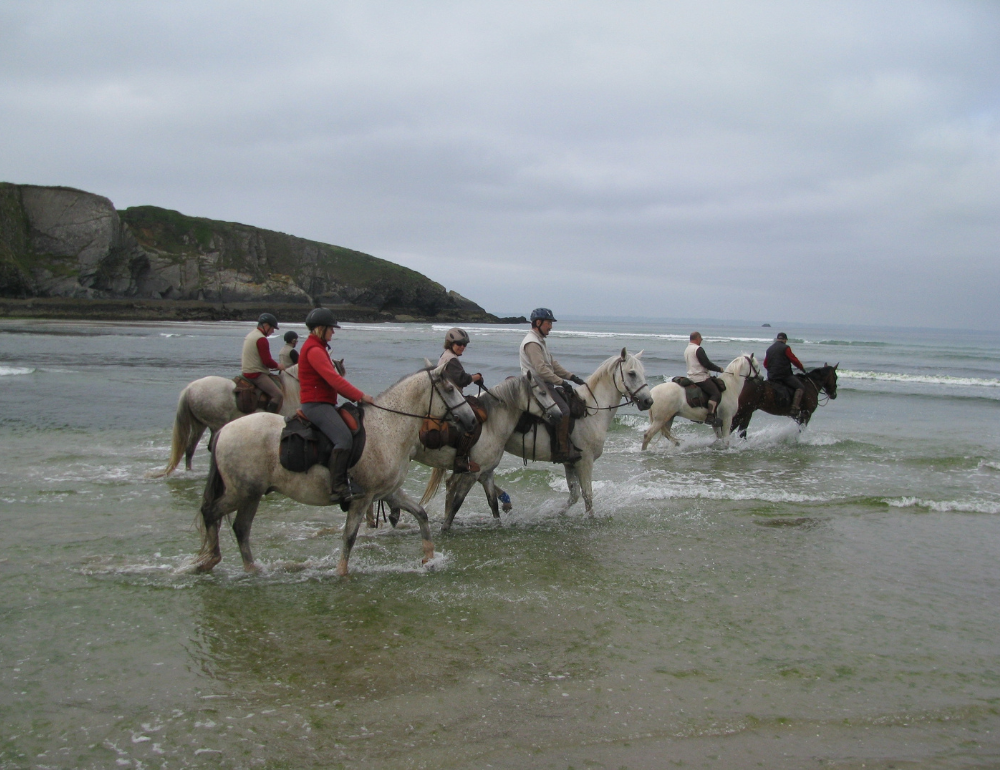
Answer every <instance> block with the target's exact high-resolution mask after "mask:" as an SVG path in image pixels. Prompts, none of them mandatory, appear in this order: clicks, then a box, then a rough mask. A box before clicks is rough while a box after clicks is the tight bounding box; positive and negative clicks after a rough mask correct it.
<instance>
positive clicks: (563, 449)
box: [552, 414, 583, 463]
mask: <svg viewBox="0 0 1000 770" xmlns="http://www.w3.org/2000/svg"><path fill="white" fill-rule="evenodd" d="M581 457H583V454H582V453H581V452H580V450H579V449H577V448H576V447H575V446H574V445H573V442H572V440H570V437H569V415H568V414H564V415H563V416H562V419H561V420H560V421H559V426H558V427H557V428H556V451H555V456H554V457H553V458H552V461H553V462H557V463H575V462H576V461H577V460H579V459H580V458H581Z"/></svg>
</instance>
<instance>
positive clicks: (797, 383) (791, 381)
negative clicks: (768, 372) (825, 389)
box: [768, 374, 805, 390]
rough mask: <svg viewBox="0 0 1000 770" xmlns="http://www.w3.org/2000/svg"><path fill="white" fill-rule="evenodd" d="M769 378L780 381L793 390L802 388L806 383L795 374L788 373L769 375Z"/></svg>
mask: <svg viewBox="0 0 1000 770" xmlns="http://www.w3.org/2000/svg"><path fill="white" fill-rule="evenodd" d="M768 379H769V380H773V381H774V382H780V383H781V384H782V385H784V386H785V387H786V388H791V389H792V390H802V389H803V388H804V387H805V385H803V384H802V380H800V379H799V378H798V377H796V376H795V375H794V374H788V375H785V376H784V377H768Z"/></svg>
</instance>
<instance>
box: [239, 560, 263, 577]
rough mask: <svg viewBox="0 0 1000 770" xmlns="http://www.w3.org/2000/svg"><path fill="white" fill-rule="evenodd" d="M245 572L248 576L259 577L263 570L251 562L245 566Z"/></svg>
mask: <svg viewBox="0 0 1000 770" xmlns="http://www.w3.org/2000/svg"><path fill="white" fill-rule="evenodd" d="M243 571H244V572H246V573H247V574H248V575H259V574H260V572H261V569H260V567H258V566H257V564H256V562H250V563H249V564H244V565H243Z"/></svg>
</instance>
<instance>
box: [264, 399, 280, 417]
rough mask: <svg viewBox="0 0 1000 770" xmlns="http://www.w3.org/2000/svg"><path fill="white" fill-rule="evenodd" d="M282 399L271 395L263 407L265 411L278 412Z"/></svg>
mask: <svg viewBox="0 0 1000 770" xmlns="http://www.w3.org/2000/svg"><path fill="white" fill-rule="evenodd" d="M283 400H284V399H281V398H274V397H273V396H272V397H271V400H270V401H268V402H267V405H266V406H265V407H264V411H265V412H270V413H271V414H278V412H280V411H281V404H282V401H283Z"/></svg>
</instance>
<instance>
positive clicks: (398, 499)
mask: <svg viewBox="0 0 1000 770" xmlns="http://www.w3.org/2000/svg"><path fill="white" fill-rule="evenodd" d="M386 499H387V500H388V501H389V504H390V505H393V506H395V507H398V508H402V509H403V510H404V511H409V512H410V513H412V514H413V517H414V518H415V519H416V520H417V526H419V527H420V539H421V540H422V541H423V547H424V558H423V560H422V561H421V563H422V564H426V563H427V562H429V561H430V560H431V559H433V558H434V543H433V542H432V541H431V525H430V522H429V521H428V520H427V511H425V510H424V508H423V506H422V505H421V504H420V503H418V502H417V501H416V500H414V499H413V498H412V497H410V496H409V495H408V494H406V492H404V491H403V490H402V489H397V490H396V491H395V492H393V493H392V494H391V495H390V496H389V497H388V498H386Z"/></svg>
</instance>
